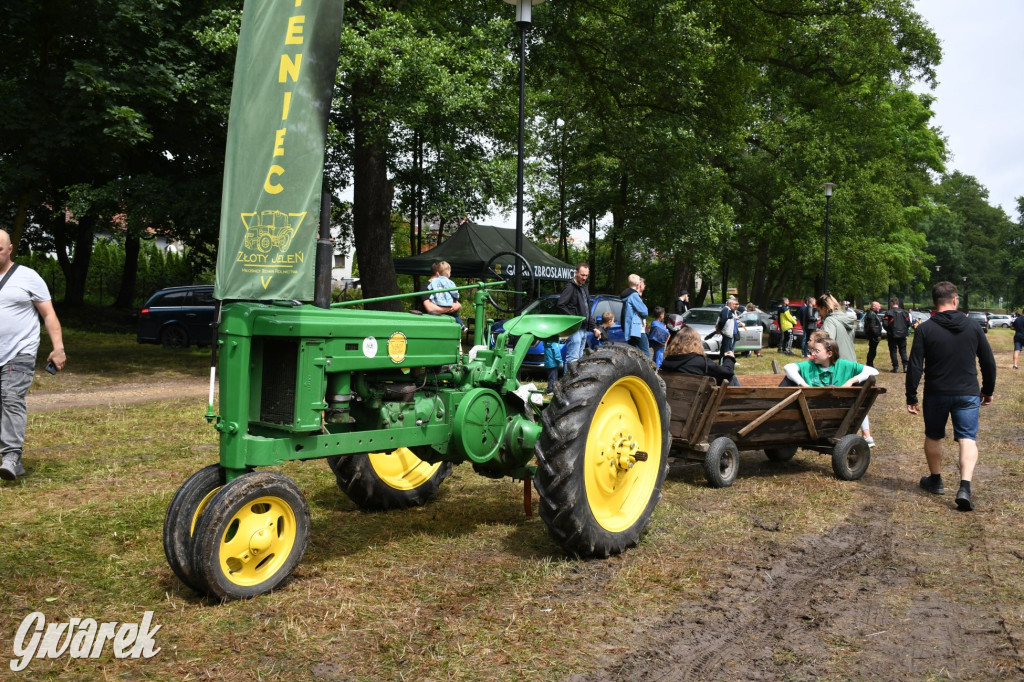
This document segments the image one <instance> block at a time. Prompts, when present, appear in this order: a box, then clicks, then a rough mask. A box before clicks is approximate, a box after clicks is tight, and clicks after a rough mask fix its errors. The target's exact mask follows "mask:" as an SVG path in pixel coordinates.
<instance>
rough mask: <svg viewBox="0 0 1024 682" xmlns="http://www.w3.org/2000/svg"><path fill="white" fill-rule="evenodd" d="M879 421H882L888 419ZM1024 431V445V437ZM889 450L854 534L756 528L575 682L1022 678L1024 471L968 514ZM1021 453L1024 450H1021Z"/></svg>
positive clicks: (190, 390)
mask: <svg viewBox="0 0 1024 682" xmlns="http://www.w3.org/2000/svg"><path fill="white" fill-rule="evenodd" d="M893 383H894V387H895V384H896V382H895V378H894V380H893ZM206 391H207V386H206V383H205V382H204V381H201V380H197V381H173V382H145V383H137V384H128V385H124V386H120V387H118V388H116V389H113V388H112V389H109V390H102V391H97V390H91V391H89V392H88V393H85V394H82V395H76V394H67V393H65V394H45V393H33V394H32V395H30V397H29V409H30V411H32V412H49V411H53V410H59V409H69V408H82V407H89V406H102V405H116V404H124V403H134V402H141V401H145V400H159V399H165V398H172V397H173V398H178V397H183V396H197V397H198V396H205V395H206ZM900 398H901V396H900V394H899V393H898V392H897V393H896V394H895V396H894V395H893V392H892V391H891V390H890V394H889V397H888V401H889V402H895V408H896V409H897V410H898V409H900V408H901V407H902V406H901V405H899V400H900ZM891 407H892V405H891V406H890V408H891ZM1018 415H1019V412H1018ZM890 418H891V419H892V420H893V423H894V424H895V423H899V422H898V417H896V416H895V415H893V416H891V417H890ZM879 421H881V422H883V424H884V421H885V417H883V418H882V419H881V420H879ZM911 425H913V428H919V425H917V424H913V422H911ZM1017 430H1018V431H1020V432H1021V433H1024V429H1022V428H1021V427H1020V425H1019V424H1017ZM879 440H880V441H882V444H880V447H879V448H876V450H875V452H874V453H873V461H872V466H871V470H870V471H869V473H868V475H867V476H866V477H865V478H864V479H863V481H862V482H861V483H862V485H863V489H864V503H863V504H862V505H861V506H860V508H859V510H858V511H857V512H856V513H855V514H853V515H852V516H851V517H850V518H849V519H848V520H847V521H846V522H845V523H842V524H840V525H838V526H836V527H834V528H832V529H830V530H829V531H827V532H825V533H824V534H821V535H816V534H815V535H805V536H802V537H800V538H798V540H797V541H796V542H787V543H786V544H780V543H779V542H778V541H777V540H776V539H775V531H777V530H778V526H777V523H776V521H774V520H773V519H770V518H765V519H760V518H759V519H755V520H754V524H755V526H757V528H758V529H759V531H760V532H759V533H758V534H757V535H756V537H755V539H754V541H752V542H750V543H748V544H747V545H745V547H744V550H743V551H742V552H741V554H740V555H738V556H735V557H730V561H729V563H728V569H727V570H725V572H724V573H722V574H721V575H718V576H716V579H715V581H714V583H715V585H717V587H715V588H714V589H712V590H710V591H708V592H706V593H705V594H703V595H702V597H701V598H700V599H696V600H688V601H683V602H680V603H679V604H677V605H673V606H672V607H671V608H670V615H669V616H668V617H666V618H663V619H659V620H658V621H657V622H651V621H646V622H644V620H643V619H641V620H640V622H641V623H643V626H642V632H639V633H634V636H633V637H630V639H631V640H634V641H639V642H641V644H640V645H639V646H634V647H633V648H632V649H631V650H630V652H629V653H627V654H626V655H624V656H619V655H617V654H616V655H612V656H607V657H604V658H601V659H600V660H595V661H594V667H593V669H592V670H596V671H599V672H596V673H595V672H590V673H580V674H577V675H574V676H573V677H571V678H570V679H571V680H573V682H584V681H611V680H615V681H619V680H622V681H627V680H628V681H630V682H632V681H635V680H645V681H646V680H652V681H653V680H707V679H716V680H719V679H721V680H777V679H787V680H819V679H865V680H867V679H871V680H888V679H955V680H967V679H971V680H997V679H998V680H1002V679H1017V680H1024V657H1022V650H1024V631H1022V628H1021V623H1022V622H1024V610H1022V609H1024V605H1022V600H1021V598H1020V596H1021V584H1022V580H1021V574H1022V573H1024V545H1022V544H1021V538H1022V537H1024V531H1021V530H1020V527H1019V525H1020V524H1019V518H1017V519H1016V520H1014V519H1010V520H1007V519H1005V518H1002V510H1003V509H1004V508H1005V507H1004V505H1012V504H1019V501H1020V497H1021V495H1020V484H1021V468H1020V467H1016V466H1015V467H1008V466H1006V465H1005V462H1006V461H1009V460H1000V459H998V458H993V457H988V458H987V457H986V453H985V449H984V446H983V448H982V459H981V464H980V465H979V468H978V470H977V474H976V480H979V481H983V483H981V484H979V486H978V490H977V495H978V498H979V508H978V510H977V511H975V512H973V513H970V514H963V513H958V512H957V511H955V509H954V507H953V499H952V498H953V494H954V492H955V486H954V485H953V483H954V482H953V481H949V480H948V477H947V488H952V489H951V490H948V492H947V495H946V496H945V497H944V498H937V497H934V496H929V495H926V494H924V493H922V492H921V491H919V490H918V489H917V477H919V476H920V474H921V473H922V467H923V457H922V455H921V454H920V452H919V451H913V452H911V451H908V452H902V453H901V452H893V451H891V450H890V449H887V448H886V446H885V445H884V439H882V438H879ZM1022 442H1024V439H1020V438H1018V440H1017V446H1018V450H1020V449H1021V448H1020V446H1021V443H1022ZM1006 454H1007V455H1008V456H1015V457H1018V458H1019V457H1020V456H1021V453H1020V452H1019V451H1018V452H1016V453H1006ZM745 457H747V458H749V457H750V455H745ZM1000 461H1002V462H1003V464H1000ZM783 466H786V465H783ZM694 476H699V474H694V473H693V465H686V464H679V465H674V466H673V472H672V473H671V474H670V477H681V478H689V477H694Z"/></svg>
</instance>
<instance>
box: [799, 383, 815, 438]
mask: <svg viewBox="0 0 1024 682" xmlns="http://www.w3.org/2000/svg"><path fill="white" fill-rule="evenodd" d="M798 402H799V403H800V412H801V413H802V414H803V415H804V424H805V425H806V426H807V435H808V436H810V438H811V440H818V429H817V428H815V426H814V417H813V416H811V408H809V407H808V406H807V401H806V400H805V399H804V394H803V393H801V394H800V400H799V401H798Z"/></svg>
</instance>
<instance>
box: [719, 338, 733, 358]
mask: <svg viewBox="0 0 1024 682" xmlns="http://www.w3.org/2000/svg"><path fill="white" fill-rule="evenodd" d="M735 347H736V337H735V336H726V335H725V334H722V347H721V348H720V349H719V351H720V352H721V353H722V354H723V355H724V354H725V353H727V352H729V351H731V350H732V349H733V348H735ZM719 357H721V356H719Z"/></svg>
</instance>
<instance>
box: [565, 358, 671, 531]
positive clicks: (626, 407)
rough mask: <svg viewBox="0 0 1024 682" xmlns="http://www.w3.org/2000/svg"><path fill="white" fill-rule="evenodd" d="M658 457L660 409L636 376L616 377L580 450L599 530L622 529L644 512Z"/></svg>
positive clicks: (651, 394)
mask: <svg viewBox="0 0 1024 682" xmlns="http://www.w3.org/2000/svg"><path fill="white" fill-rule="evenodd" d="M645 454H646V461H645V460H644V455H645ZM661 456H662V453H661V413H660V412H659V411H658V402H657V400H655V398H654V393H653V392H652V391H651V389H650V387H649V386H648V385H647V384H646V383H645V382H644V381H643V380H642V379H640V378H639V377H635V376H628V377H624V378H622V379H619V380H618V381H616V382H615V383H614V384H612V386H611V387H610V388H609V389H608V391H607V392H606V393H605V394H604V397H603V398H601V403H600V404H599V405H598V406H597V410H595V412H594V419H593V421H591V423H590V431H589V432H588V433H587V448H586V452H585V453H584V468H583V471H584V474H583V476H584V486H585V489H586V493H587V503H588V504H589V505H590V511H591V513H592V514H593V515H594V519H595V520H596V521H597V522H598V524H600V525H601V527H602V528H604V529H605V530H607V531H610V532H612V533H618V532H622V531H624V530H626V529H627V528H629V527H630V526H632V525H633V524H634V523H636V521H637V520H638V519H639V518H640V517H641V516H642V515H643V513H644V510H645V509H647V505H648V504H649V503H650V501H651V495H652V493H653V491H654V486H655V484H656V483H657V480H658V473H659V471H660V469H661Z"/></svg>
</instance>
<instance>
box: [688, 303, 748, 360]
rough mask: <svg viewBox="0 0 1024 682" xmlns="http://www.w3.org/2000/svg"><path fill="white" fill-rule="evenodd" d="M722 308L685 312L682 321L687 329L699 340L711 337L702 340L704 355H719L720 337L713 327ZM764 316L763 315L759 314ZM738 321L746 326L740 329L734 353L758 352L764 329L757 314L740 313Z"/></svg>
mask: <svg viewBox="0 0 1024 682" xmlns="http://www.w3.org/2000/svg"><path fill="white" fill-rule="evenodd" d="M721 310H722V306H720V305H715V306H704V307H703V308H692V309H690V310H688V311H686V314H685V315H683V319H684V321H685V322H686V326H687V327H691V328H692V329H693V330H694V331H696V332H697V333H698V334H700V335H701V338H704V337H706V336H709V335H712V334H713V336H711V338H704V353H705V355H719V354H720V353H721V347H722V335H721V334H715V333H714V332H715V327H716V326H717V325H718V314H719V312H721ZM761 314H764V313H761ZM740 320H741V321H742V322H743V324H745V325H746V327H747V328H746V329H743V328H740V331H739V335H738V336H737V337H736V348H735V352H736V353H742V352H750V351H759V350H761V348H762V345H761V336H762V334H763V332H764V327H763V326H762V324H761V318H760V316H759V314H758V313H757V312H752V313H742V314H741V315H740Z"/></svg>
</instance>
